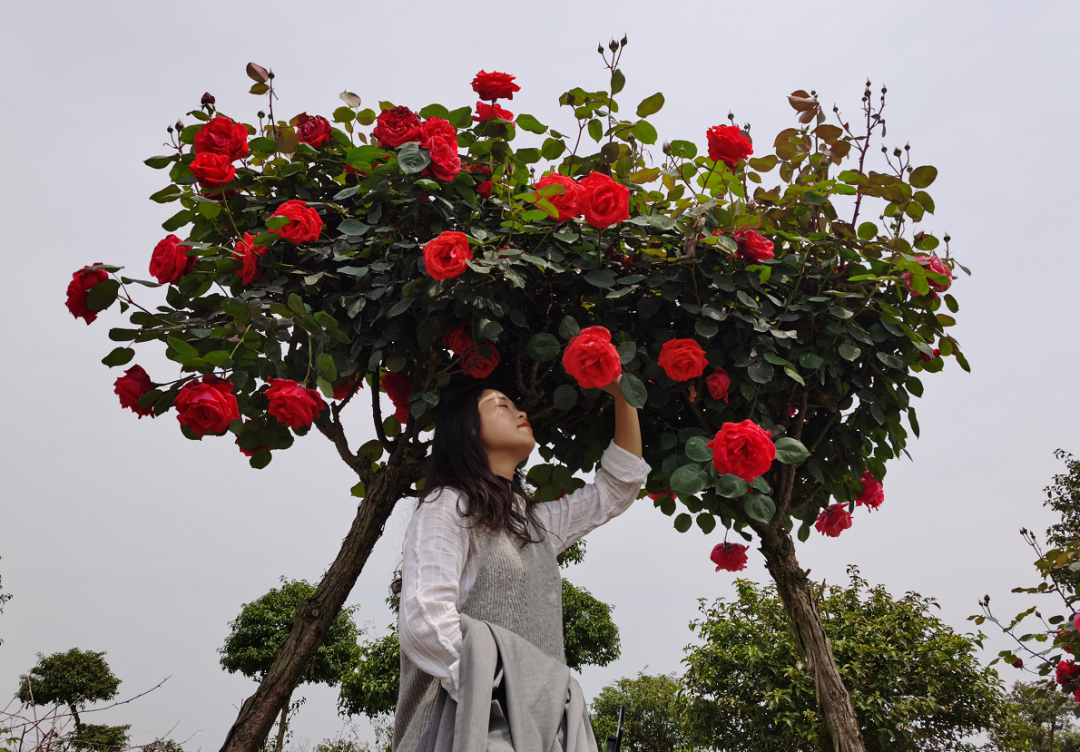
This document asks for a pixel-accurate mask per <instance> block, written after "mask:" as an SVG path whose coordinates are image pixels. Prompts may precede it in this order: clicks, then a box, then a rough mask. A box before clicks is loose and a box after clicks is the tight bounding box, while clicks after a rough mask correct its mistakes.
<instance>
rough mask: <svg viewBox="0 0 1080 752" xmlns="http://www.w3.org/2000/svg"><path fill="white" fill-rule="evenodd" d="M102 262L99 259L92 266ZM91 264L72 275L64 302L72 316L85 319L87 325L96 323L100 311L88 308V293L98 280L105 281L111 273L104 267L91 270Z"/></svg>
mask: <svg viewBox="0 0 1080 752" xmlns="http://www.w3.org/2000/svg"><path fill="white" fill-rule="evenodd" d="M100 263H101V262H100V261H99V262H97V263H94V264H91V265H90V266H98V264H100ZM90 266H84V267H83V268H82V269H80V270H79V271H77V272H75V273H74V274H72V275H71V281H70V282H68V287H67V302H66V303H65V304H64V305H66V306H67V309H68V310H69V311H71V315H72V316H74V317H75V318H77V319H82V320H84V321H85V322H86V325H87V326H89V325H90V324H92V323H94V320H95V319H96V318H97V315H98V312H97V311H91V310H90V309H89V308H87V306H86V294H87V293H88V292H89V291H90V288H91V287H93V286H94V285H96V284H97V283H98V282H104V281H105V280H107V279H108V278H109V273H108V272H107V271H105V270H104V269H95V270H94V271H90Z"/></svg>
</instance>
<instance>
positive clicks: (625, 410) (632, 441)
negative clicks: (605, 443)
mask: <svg viewBox="0 0 1080 752" xmlns="http://www.w3.org/2000/svg"><path fill="white" fill-rule="evenodd" d="M621 380H622V374H619V375H618V376H617V377H616V378H615V380H614V381H612V382H611V383H610V384H608V385H607V386H604V387H600V391H603V392H607V393H608V394H610V395H611V396H612V397H614V398H615V443H616V444H618V445H619V446H620V447H622V448H623V449H625V450H626V451H628V452H630V454H633V455H634V456H636V457H640V456H641V427H640V426H639V425H638V411H637V410H636V409H635V408H633V407H631V406H630V403H629V402H627V401H626V397H624V396H623V393H622V388H621V387H620V386H619V382H620V381H621Z"/></svg>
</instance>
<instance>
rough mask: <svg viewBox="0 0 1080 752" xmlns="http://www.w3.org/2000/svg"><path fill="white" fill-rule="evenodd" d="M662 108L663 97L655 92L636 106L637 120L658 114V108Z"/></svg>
mask: <svg viewBox="0 0 1080 752" xmlns="http://www.w3.org/2000/svg"><path fill="white" fill-rule="evenodd" d="M663 106H664V95H663V94H661V93H660V92H657V93H655V94H653V95H652V96H651V97H646V98H645V99H643V100H641V104H639V105H638V106H637V116H638V117H639V118H643V117H648V116H649V115H652V114H654V113H657V112H660V108H661V107H663Z"/></svg>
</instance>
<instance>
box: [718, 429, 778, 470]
mask: <svg viewBox="0 0 1080 752" xmlns="http://www.w3.org/2000/svg"><path fill="white" fill-rule="evenodd" d="M708 446H709V448H711V449H712V450H713V466H714V467H715V468H716V472H718V473H720V474H721V475H729V474H730V475H734V476H736V477H739V478H742V479H743V480H745V481H746V482H747V483H753V482H754V479H755V478H757V477H758V476H759V475H762V474H764V473H766V472H768V470H769V468H770V467H772V463H773V460H775V459H776V444H774V443H773V441H772V438H771V437H770V436H769V434H768V433H766V432H765V431H763V430H761V428H760V427H759V426H758V425H757V424H756V423H754V421H752V420H744V421H743V422H742V423H725V424H724V425H723V426H721V427H720V430H719V431H717V432H716V437H715V438H713V440H712V441H710V442H709V443H708Z"/></svg>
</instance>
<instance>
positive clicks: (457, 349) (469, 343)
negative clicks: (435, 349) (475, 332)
mask: <svg viewBox="0 0 1080 752" xmlns="http://www.w3.org/2000/svg"><path fill="white" fill-rule="evenodd" d="M442 343H443V344H444V345H446V348H447V349H448V350H449V351H450V352H452V353H453V354H454V355H463V354H464V353H467V352H468V351H469V350H471V349H472V348H473V340H472V337H470V336H469V335H468V334H467V333H466V332H465V322H464V321H462V322H460V323H459V324H458V325H457V326H455V327H454V328H453V329H451V330H450V331H448V332H445V333H444V334H443V336H442Z"/></svg>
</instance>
